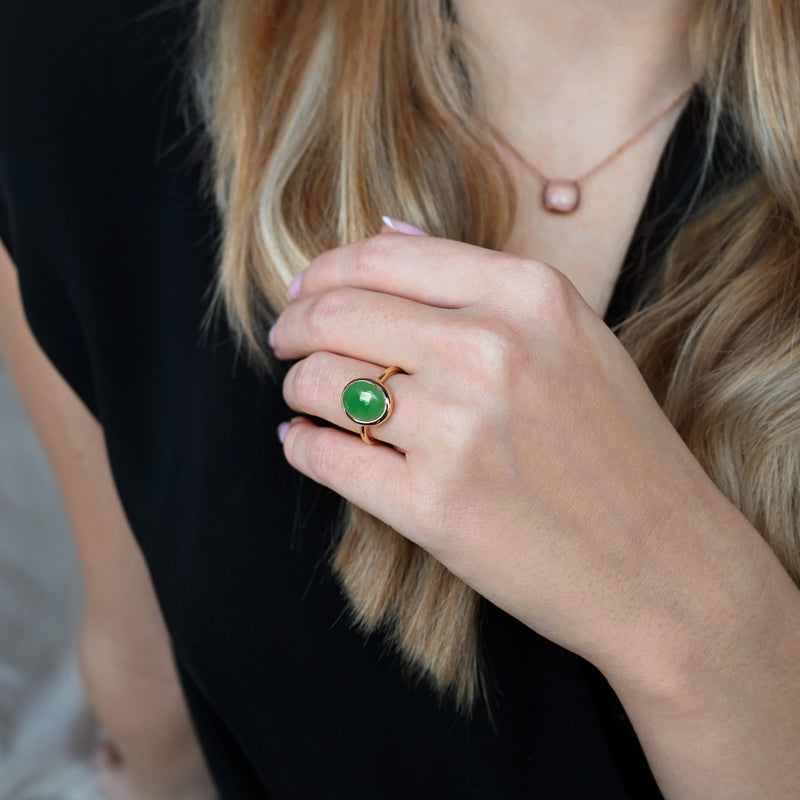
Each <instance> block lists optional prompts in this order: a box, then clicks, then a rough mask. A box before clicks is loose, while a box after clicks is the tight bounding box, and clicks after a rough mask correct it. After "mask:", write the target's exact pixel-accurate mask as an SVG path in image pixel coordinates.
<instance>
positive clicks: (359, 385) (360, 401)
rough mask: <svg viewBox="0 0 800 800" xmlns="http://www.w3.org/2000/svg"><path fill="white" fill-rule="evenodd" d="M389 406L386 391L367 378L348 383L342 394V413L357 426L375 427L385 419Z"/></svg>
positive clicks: (389, 402)
mask: <svg viewBox="0 0 800 800" xmlns="http://www.w3.org/2000/svg"><path fill="white" fill-rule="evenodd" d="M390 404H391V401H390V400H389V393H388V392H387V391H386V389H384V388H383V386H381V385H380V384H379V383H378V382H377V381H371V380H369V378H358V379H357V380H354V381H350V383H348V384H347V386H345V387H344V391H343V392H342V408H344V413H345V414H347V416H348V417H350V419H351V420H353V422H357V423H358V424H359V425H375V424H377V423H378V422H381V421H382V420H384V419H386V415H387V414H388V413H389V406H390Z"/></svg>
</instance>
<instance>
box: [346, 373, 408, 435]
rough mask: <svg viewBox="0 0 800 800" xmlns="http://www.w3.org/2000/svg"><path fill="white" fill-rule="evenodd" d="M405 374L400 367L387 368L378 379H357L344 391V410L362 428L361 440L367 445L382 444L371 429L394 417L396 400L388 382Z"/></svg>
mask: <svg viewBox="0 0 800 800" xmlns="http://www.w3.org/2000/svg"><path fill="white" fill-rule="evenodd" d="M398 372H404V370H403V369H401V368H400V367H387V368H386V369H385V370H384V371H383V372H381V374H380V375H378V377H377V378H356V379H355V380H352V381H350V383H348V384H347V386H345V387H344V389H342V408H343V409H344V413H345V414H346V415H347V418H348V419H351V420H352V421H353V422H355V423H356V425H360V426H361V438H362V439H363V440H364V441H365V442H366V443H367V444H380V442H379V441H378V440H377V439H373V438H372V435H371V434H370V432H369V429H370V428H371V427H373V426H374V425H380V424H381V423H382V422H386V420H387V419H389V417H390V416H391V415H392V410H393V408H394V398H393V397H392V393H391V392H390V391H389V389H388V388H387V386H386V383H385V382H386V381H387V380H388V379H389V378H391V377H392V375H397V373H398Z"/></svg>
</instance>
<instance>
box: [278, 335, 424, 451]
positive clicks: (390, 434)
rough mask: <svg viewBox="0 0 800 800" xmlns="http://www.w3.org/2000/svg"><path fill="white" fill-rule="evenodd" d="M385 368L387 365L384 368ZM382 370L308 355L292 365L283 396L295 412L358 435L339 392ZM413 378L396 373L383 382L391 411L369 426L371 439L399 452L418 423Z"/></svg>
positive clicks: (405, 448) (410, 439)
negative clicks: (389, 399) (393, 447)
mask: <svg viewBox="0 0 800 800" xmlns="http://www.w3.org/2000/svg"><path fill="white" fill-rule="evenodd" d="M387 366H388V365H387ZM383 369H385V367H381V366H376V365H375V364H371V363H369V362H366V361H359V360H357V359H353V358H348V357H346V356H339V355H335V354H333V353H328V352H325V351H318V352H316V353H312V354H311V355H310V356H308V357H307V358H304V359H303V360H302V361H298V362H297V363H296V364H294V365H293V366H292V367H291V369H290V370H289V371H288V373H287V374H286V377H285V378H284V381H283V396H284V398H285V399H286V402H287V403H288V404H289V406H290V407H291V408H293V409H294V410H295V411H299V412H300V413H302V414H308V415H310V416H314V417H320V418H322V419H325V420H327V421H328V422H331V423H333V424H334V425H336V426H338V427H340V428H343V429H344V430H349V431H353V432H354V433H360V432H361V426H360V425H359V424H358V423H356V422H353V421H352V420H351V419H349V418H348V416H347V415H346V414H345V412H344V409H343V407H342V391H343V390H344V387H345V386H346V385H347V384H348V383H349V382H350V381H352V380H353V379H355V378H370V379H373V380H374V379H376V378H377V377H378V376H379V375H380V373H381V372H382V371H383ZM416 383H417V378H416V376H412V375H407V374H404V373H398V374H395V375H392V376H391V377H390V378H388V379H387V380H386V382H385V384H384V385H385V386H386V388H387V389H388V391H389V393H390V396H391V397H392V398H393V402H392V412H391V414H390V415H389V417H388V418H387V419H386V420H385V421H384V422H381V423H380V424H379V425H374V426H372V427H370V433H371V434H372V437H373V438H374V439H377V440H379V441H381V442H386V443H387V444H392V445H394V446H395V447H397V448H398V449H400V450H402V451H403V452H407V451H408V448H409V447H410V446H411V445H412V442H413V441H414V439H415V438H416V439H417V440H418V439H419V433H420V424H421V423H422V421H421V420H419V419H417V415H418V411H417V409H419V408H420V405H419V403H418V402H417V396H418V392H417V387H416Z"/></svg>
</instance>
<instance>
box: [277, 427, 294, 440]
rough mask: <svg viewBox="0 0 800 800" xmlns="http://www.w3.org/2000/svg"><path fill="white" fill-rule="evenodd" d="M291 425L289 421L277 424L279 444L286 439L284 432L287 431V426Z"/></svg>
mask: <svg viewBox="0 0 800 800" xmlns="http://www.w3.org/2000/svg"><path fill="white" fill-rule="evenodd" d="M291 427H292V423H291V422H281V424H280V425H278V439H280V442H281V444H283V443H284V442H285V441H286V434H287V433H289V428H291Z"/></svg>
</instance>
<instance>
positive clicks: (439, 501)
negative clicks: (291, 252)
mask: <svg viewBox="0 0 800 800" xmlns="http://www.w3.org/2000/svg"><path fill="white" fill-rule="evenodd" d="M271 341H272V343H273V346H274V348H275V352H276V354H277V356H278V357H280V358H283V359H300V361H298V363H296V364H295V365H294V366H293V367H292V368H291V369H290V370H289V373H288V374H287V376H286V379H285V382H284V394H285V397H286V400H287V402H288V403H289V405H290V406H291V407H292V408H294V409H296V410H297V411H298V412H300V413H302V414H308V415H312V416H316V417H321V418H324V419H326V420H329V421H330V422H332V423H334V425H336V426H338V429H337V428H322V427H318V426H316V425H314V424H313V423H311V422H310V421H309V420H307V419H305V418H298V419H296V420H294V421H293V422H292V424H291V425H289V426H287V427H285V428H283V430H282V435H283V436H284V447H285V452H286V457H287V458H288V460H289V461H290V463H291V464H292V465H293V466H294V467H296V468H297V469H299V470H300V471H301V472H304V473H305V474H307V475H308V476H310V477H311V478H313V479H314V480H316V481H318V482H320V483H322V484H324V485H326V486H329V487H330V488H332V489H334V490H335V491H337V492H338V493H339V494H341V495H343V496H344V497H346V498H347V499H348V500H351V501H352V502H354V503H355V504H356V505H358V506H361V507H362V508H364V509H366V510H367V511H369V512H370V513H372V514H373V515H375V516H377V517H378V518H380V519H382V520H383V521H385V522H387V523H388V524H390V525H391V526H392V527H393V528H395V529H396V530H397V531H399V532H400V533H402V534H403V535H405V536H407V537H408V538H410V539H411V540H413V541H414V542H416V543H417V544H419V545H420V546H422V547H423V548H425V549H426V550H428V551H429V552H430V553H431V554H432V555H433V556H434V557H435V558H437V559H439V560H440V561H441V562H442V563H443V564H445V566H447V567H448V569H450V570H451V571H452V572H453V573H454V574H456V575H457V576H459V577H460V578H461V579H463V580H464V581H465V582H467V583H468V584H470V585H471V586H472V587H473V588H475V589H476V590H477V591H478V592H480V593H481V594H482V595H484V596H485V597H487V598H488V599H489V600H491V601H492V602H494V603H495V604H497V605H498V606H500V607H502V608H503V609H505V610H506V611H508V612H509V613H511V614H513V615H514V616H516V617H518V618H519V619H520V620H522V621H523V622H525V623H526V624H528V625H529V626H531V627H532V628H534V629H535V630H537V631H538V632H540V633H542V634H543V635H545V636H547V637H548V638H550V639H552V640H554V641H556V642H557V643H559V644H561V645H563V646H565V647H568V648H569V649H571V650H573V651H575V652H577V653H579V654H581V655H583V656H584V657H586V658H588V659H589V660H591V661H593V662H594V663H595V664H596V665H597V666H599V667H600V668H601V669H603V670H604V671H605V672H606V674H607V675H616V674H618V675H620V676H623V677H627V676H628V675H637V674H640V673H641V672H642V670H644V671H650V670H652V669H653V668H654V665H655V664H657V663H659V662H661V661H663V660H664V659H665V658H667V659H668V658H669V657H671V656H675V657H678V656H677V655H676V654H677V653H678V652H679V651H680V649H681V646H682V645H683V644H685V642H684V641H682V635H683V633H684V632H688V631H689V630H690V629H695V628H697V627H698V626H701V625H702V619H701V618H702V617H703V616H704V615H705V614H706V613H708V610H709V603H711V604H712V605H713V601H712V599H711V598H712V596H713V587H714V585H715V572H717V573H720V574H719V576H718V577H719V579H720V580H722V579H723V578H724V577H727V575H726V576H723V575H722V574H721V571H723V570H727V569H728V565H729V560H728V559H724V558H722V556H723V552H722V548H723V547H724V543H723V542H722V541H721V537H718V536H717V535H716V533H717V531H718V529H719V528H720V526H726V525H729V524H730V521H731V519H732V518H733V517H734V516H736V515H737V514H738V512H736V511H735V509H733V507H732V506H731V505H730V504H729V503H728V501H727V500H726V499H725V498H724V497H723V496H722V495H721V493H720V492H719V491H718V490H717V489H716V487H715V486H714V485H713V484H712V483H711V481H710V480H709V479H708V477H707V476H706V475H705V473H704V472H703V471H702V469H701V468H700V466H699V464H698V463H697V462H696V461H695V459H694V458H693V457H692V455H691V453H690V452H689V451H688V449H687V448H686V446H685V445H684V443H683V442H682V440H681V439H680V437H679V436H678V434H677V433H676V431H675V430H674V429H673V427H672V426H671V425H670V423H669V422H668V420H667V419H666V417H665V416H664V414H663V413H662V411H661V409H660V408H659V407H658V404H657V403H656V401H655V400H654V398H653V397H652V395H651V394H650V392H649V390H648V388H647V386H646V385H645V383H644V381H643V379H642V378H641V376H640V375H639V373H638V370H637V369H636V367H635V365H634V364H633V362H632V361H631V359H630V357H629V356H628V354H627V353H626V352H625V350H624V348H623V347H622V346H621V344H620V343H619V341H618V340H617V339H616V337H615V336H614V335H613V334H612V332H611V331H610V330H609V329H608V328H607V327H606V326H605V324H604V323H603V322H602V320H600V319H599V318H598V317H597V316H596V314H595V313H594V312H593V311H592V310H591V309H590V308H589V306H588V305H587V304H586V303H585V302H584V301H583V299H582V298H581V297H580V295H579V294H578V292H577V291H576V290H575V288H574V287H573V286H572V284H571V283H570V282H569V281H568V280H567V278H566V277H564V276H563V275H562V274H561V273H560V272H558V271H557V270H555V269H553V268H552V267H549V266H547V265H545V264H542V263H539V262H535V261H531V260H526V259H522V258H518V257H515V256H510V255H508V254H503V253H498V252H493V251H487V250H483V249H480V248H477V247H472V246H469V245H465V244H461V243H457V242H452V241H446V240H441V239H434V238H430V237H415V236H404V235H398V234H381V235H379V236H376V237H374V238H372V239H368V240H365V241H362V242H359V243H357V244H353V245H348V246H344V247H340V248H337V249H336V250H333V251H330V252H328V253H325V254H323V255H322V256H321V257H319V258H318V259H316V260H315V261H314V262H313V263H312V264H311V265H310V266H309V268H308V269H307V270H306V272H305V273H304V274H303V277H302V282H301V284H300V286H299V288H298V289H297V293H296V297H295V301H294V302H293V303H291V304H290V306H289V307H288V308H287V309H286V310H285V311H284V312H283V314H282V315H281V316H280V318H279V320H278V322H277V323H276V325H275V327H274V329H273V331H272V333H271ZM394 364H396V365H399V366H401V367H402V368H403V369H404V370H405V372H406V373H407V374H398V375H394V376H392V377H391V378H389V379H388V382H387V385H388V386H389V388H390V390H391V392H392V393H393V395H394V398H395V405H396V408H395V411H394V413H393V415H392V416H391V417H390V418H389V420H388V421H386V422H385V423H383V424H382V425H380V426H378V427H375V428H373V429H372V433H373V435H374V436H375V437H376V438H378V439H380V440H381V441H383V442H386V443H387V444H389V445H392V446H391V447H388V446H386V447H368V446H366V445H365V444H364V443H363V442H362V441H361V440H360V439H359V438H358V437H356V436H353V435H352V433H351V432H352V431H356V430H358V426H357V425H355V424H354V423H351V422H350V421H349V420H348V419H347V417H346V416H345V414H344V412H343V410H342V407H341V393H342V389H343V387H344V386H345V384H346V383H347V382H348V381H350V380H351V379H353V378H356V377H372V378H375V377H377V376H378V374H379V373H380V372H381V371H382V370H383V369H384V368H385V367H386V366H388V365H394ZM723 564H724V565H726V566H724V567H723V566H722V565H723ZM623 673H624V675H623Z"/></svg>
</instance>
